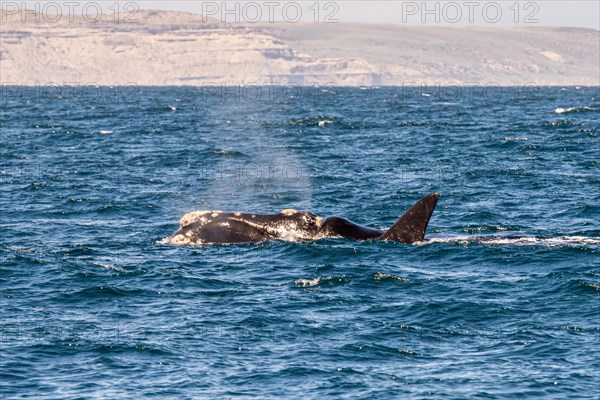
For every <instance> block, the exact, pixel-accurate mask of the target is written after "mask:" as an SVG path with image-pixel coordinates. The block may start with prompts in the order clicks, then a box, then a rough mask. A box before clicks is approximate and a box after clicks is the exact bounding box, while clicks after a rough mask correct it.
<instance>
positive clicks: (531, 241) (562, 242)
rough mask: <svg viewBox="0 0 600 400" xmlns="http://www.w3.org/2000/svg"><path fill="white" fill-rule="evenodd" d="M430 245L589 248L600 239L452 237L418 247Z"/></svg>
mask: <svg viewBox="0 0 600 400" xmlns="http://www.w3.org/2000/svg"><path fill="white" fill-rule="evenodd" d="M429 243H458V244H464V245H468V244H471V243H476V244H483V245H489V246H498V245H517V246H588V245H600V238H597V237H588V236H557V237H539V236H513V235H509V236H498V235H492V236H452V237H435V238H431V239H428V240H426V241H424V242H419V243H416V244H417V245H423V244H429Z"/></svg>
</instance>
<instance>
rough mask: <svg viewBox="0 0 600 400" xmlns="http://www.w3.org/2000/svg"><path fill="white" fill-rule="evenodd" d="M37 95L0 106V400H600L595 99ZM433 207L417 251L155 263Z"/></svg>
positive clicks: (413, 92) (541, 93)
mask: <svg viewBox="0 0 600 400" xmlns="http://www.w3.org/2000/svg"><path fill="white" fill-rule="evenodd" d="M50 89H51V90H50ZM50 89H48V90H46V89H43V88H42V89H41V88H35V87H12V88H11V87H5V88H3V93H2V97H1V99H0V100H1V103H0V105H1V112H0V129H1V130H0V154H1V163H0V183H1V185H2V191H1V198H0V221H1V225H2V228H1V239H0V243H1V246H0V261H1V267H0V285H1V286H0V296H1V297H0V303H1V304H0V305H1V307H0V334H1V337H0V385H1V386H0V391H1V392H0V393H1V397H2V398H6V399H8V398H25V397H30V398H52V399H79V398H107V399H115V398H145V397H155V398H161V399H167V398H178V399H179V398H182V399H183V398H189V399H192V398H193V399H202V398H220V399H221V398H223V399H225V398H256V399H266V398H274V399H281V398H318V399H342V398H360V399H388V398H411V399H412V398H432V399H464V398H487V399H505V398H511V399H512V398H535V399H540V398H548V399H566V398H577V399H598V398H600V262H599V257H598V253H599V251H600V221H599V211H600V201H599V197H600V196H599V193H600V178H599V174H598V171H599V169H598V166H599V160H600V145H599V134H600V118H599V116H600V88H598V87H593V88H575V87H567V88H560V87H545V88H535V87H521V88H505V89H495V90H491V91H490V90H488V91H487V92H486V91H483V90H481V89H477V88H467V87H463V88H452V89H451V90H450V89H444V88H440V87H427V88H416V87H404V88H372V89H371V88H369V89H364V88H363V89H361V88H334V87H328V88H327V87H325V88H323V87H322V88H316V87H303V88H296V87H292V88H288V89H287V90H282V89H281V88H277V87H275V88H274V87H261V88H257V87H251V88H244V89H239V88H237V89H236V88H235V87H229V88H223V87H221V88H216V87H211V88H210V90H207V88H192V87H187V88H149V87H133V86H131V87H113V88H106V87H101V88H94V87H87V88H66V87H63V88H60V87H59V88H50ZM433 191H438V192H440V193H441V199H440V201H439V203H438V207H437V209H436V210H435V212H434V214H433V217H432V219H431V222H430V225H429V229H428V232H427V236H426V237H427V239H428V241H426V242H424V243H420V244H415V245H400V244H396V243H385V242H356V241H352V240H343V239H326V240H321V241H317V242H311V243H289V242H278V241H273V242H266V243H259V244H242V245H230V246H210V247H175V246H170V245H164V244H160V240H161V239H162V238H164V237H166V236H168V235H169V234H171V233H172V232H173V231H174V230H175V229H177V227H178V220H179V218H180V217H181V216H182V215H183V214H184V213H186V212H188V211H192V210H198V209H200V210H202V209H207V210H214V209H221V210H226V211H246V212H264V213H273V212H278V211H280V210H282V209H284V208H297V209H307V210H310V211H312V212H314V213H316V214H318V215H321V216H327V215H340V216H344V217H346V218H349V219H351V220H353V221H355V222H357V223H360V224H364V225H367V226H371V227H377V228H385V227H388V226H390V225H391V224H392V223H393V222H394V221H395V220H396V219H397V218H398V217H399V216H400V215H401V214H402V213H403V212H404V211H405V210H406V209H408V208H409V207H410V206H411V205H412V204H413V203H414V202H415V201H417V200H418V199H419V198H421V197H422V196H424V195H426V194H428V193H430V192H433Z"/></svg>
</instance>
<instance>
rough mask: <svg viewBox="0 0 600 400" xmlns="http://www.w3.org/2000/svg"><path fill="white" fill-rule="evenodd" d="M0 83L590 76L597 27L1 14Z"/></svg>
mask: <svg viewBox="0 0 600 400" xmlns="http://www.w3.org/2000/svg"><path fill="white" fill-rule="evenodd" d="M1 18H2V19H1V21H2V23H1V27H0V35H1V38H0V82H1V83H2V84H10V83H12V84H27V85H35V84H42V85H44V84H48V83H51V82H52V83H57V84H69V83H71V84H72V83H78V84H98V85H115V84H124V83H128V82H129V83H135V84H137V85H197V86H201V85H206V84H211V85H212V84H260V85H262V84H270V83H277V84H287V83H295V84H301V85H314V84H320V85H325V84H335V85H350V86H359V85H366V86H370V85H402V84H429V85H432V84H442V85H443V84H452V83H462V84H464V83H474V82H476V83H478V84H481V85H483V84H499V85H515V84H521V85H522V84H526V83H535V84H538V85H599V84H600V82H599V79H600V78H599V77H598V70H599V68H600V66H599V41H600V37H599V32H598V31H594V30H587V29H564V28H459V27H452V28H441V27H406V26H400V25H377V24H353V25H350V24H343V23H339V24H286V23H275V24H264V23H263V24H245V25H241V24H223V23H221V22H217V21H215V20H210V19H207V18H203V17H202V16H200V15H196V14H189V13H181V12H169V11H141V12H139V13H138V14H137V15H136V19H137V21H138V22H137V23H124V22H120V23H117V22H115V21H114V19H113V18H111V17H110V16H107V17H105V18H103V19H102V20H101V21H98V22H95V23H91V22H88V21H85V20H83V19H82V18H75V19H74V20H73V21H69V20H68V19H63V20H61V21H59V22H57V23H52V22H48V21H45V20H44V19H43V18H41V19H40V21H39V22H36V21H35V18H32V17H29V18H28V19H27V20H26V21H25V22H23V21H22V20H21V18H20V16H19V15H6V13H5V14H4V15H2V16H1Z"/></svg>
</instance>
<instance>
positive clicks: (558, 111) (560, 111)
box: [554, 106, 600, 114]
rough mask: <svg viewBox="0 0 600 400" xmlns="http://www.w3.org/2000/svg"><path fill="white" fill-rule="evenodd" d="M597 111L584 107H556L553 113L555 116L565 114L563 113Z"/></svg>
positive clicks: (596, 109)
mask: <svg viewBox="0 0 600 400" xmlns="http://www.w3.org/2000/svg"><path fill="white" fill-rule="evenodd" d="M598 110H600V108H594V107H585V106H581V107H567V108H562V107H558V108H556V109H555V110H554V112H555V113H556V114H565V113H571V112H584V111H598Z"/></svg>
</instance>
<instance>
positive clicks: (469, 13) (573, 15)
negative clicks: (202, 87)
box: [137, 0, 600, 29]
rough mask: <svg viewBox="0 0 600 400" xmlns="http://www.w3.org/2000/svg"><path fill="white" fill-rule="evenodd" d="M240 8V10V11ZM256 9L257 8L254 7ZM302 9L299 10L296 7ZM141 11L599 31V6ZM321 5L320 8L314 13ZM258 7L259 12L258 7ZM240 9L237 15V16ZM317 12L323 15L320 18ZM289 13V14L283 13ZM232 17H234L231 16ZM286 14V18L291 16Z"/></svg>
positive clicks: (231, 4)
mask: <svg viewBox="0 0 600 400" xmlns="http://www.w3.org/2000/svg"><path fill="white" fill-rule="evenodd" d="M236 3H237V5H236ZM249 3H253V4H249ZM289 3H297V4H298V5H299V6H300V7H299V8H298V7H297V6H296V5H295V4H289ZM137 4H138V5H139V6H140V7H141V8H160V9H170V10H185V11H194V12H202V11H203V10H204V11H205V13H211V14H213V16H214V17H216V18H219V19H221V18H222V17H225V18H226V19H228V20H232V19H233V18H235V17H236V14H237V16H238V17H239V18H240V19H244V18H246V19H250V20H253V19H255V18H256V15H257V10H259V12H260V14H261V19H262V20H265V21H266V20H268V19H269V13H270V14H271V15H272V16H273V18H274V19H275V20H279V21H281V20H288V21H293V20H294V19H296V11H298V10H299V11H300V12H301V17H302V19H301V20H302V21H306V22H310V21H314V20H315V19H316V20H317V21H319V22H325V20H326V19H328V20H332V21H334V20H338V21H339V22H351V21H361V22H384V23H396V24H410V25H422V24H426V25H438V24H445V25H482V26H485V25H502V26H507V25H543V26H576V27H586V28H595V29H600V2H599V1H597V0H589V1H586V0H583V1H581V0H580V1H572V0H571V1H562V0H551V1H548V0H544V1H518V2H517V1H516V0H508V1H502V0H500V1H498V0H496V1H480V0H477V1H475V0H465V1H461V0H459V1H394V0H390V1H348V0H344V1H326V0H325V1H315V0H310V1H295V2H293V1H271V0H265V1H260V0H259V1H254V2H252V1H226V2H225V7H223V6H222V4H223V2H222V1H212V2H211V1H140V2H137ZM315 4H316V7H315ZM256 5H258V7H256ZM236 7H237V10H236ZM316 9H318V10H319V11H318V13H317V12H316ZM284 10H285V11H284ZM228 11H229V13H227V12H228ZM286 14H287V15H286ZM436 19H437V21H436ZM515 21H516V22H515Z"/></svg>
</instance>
